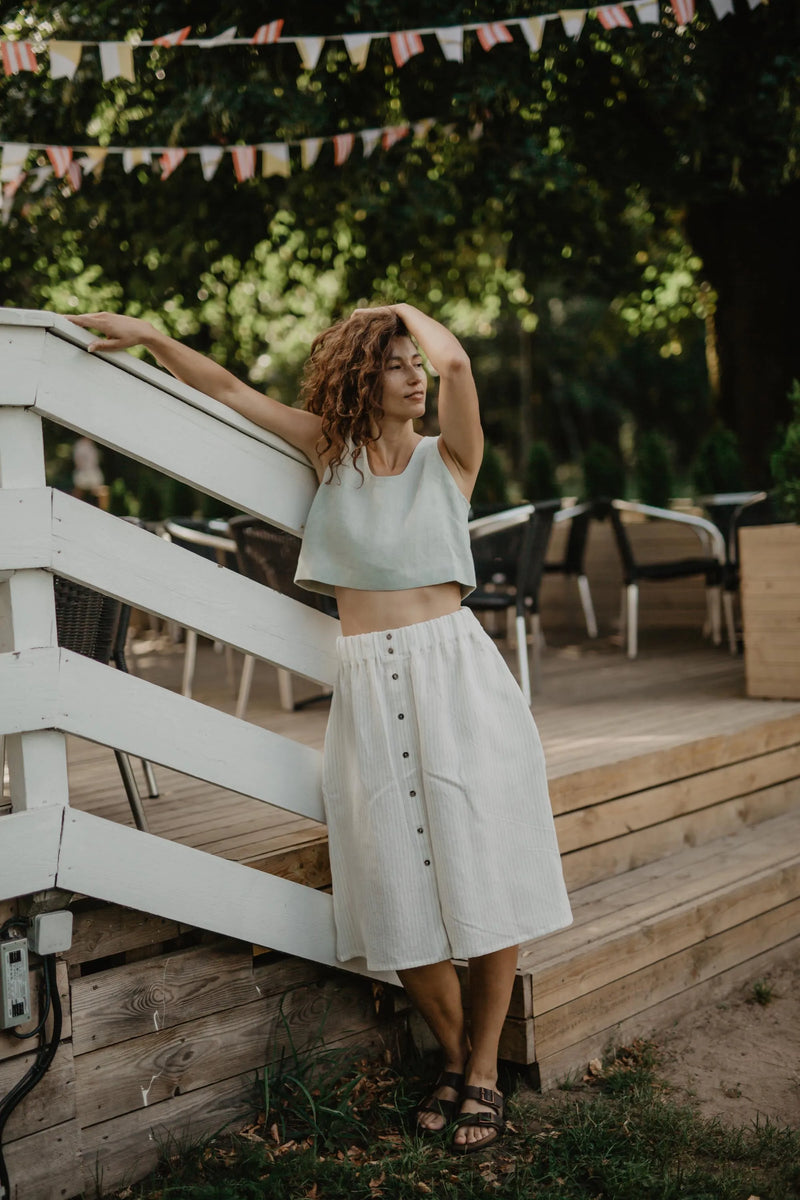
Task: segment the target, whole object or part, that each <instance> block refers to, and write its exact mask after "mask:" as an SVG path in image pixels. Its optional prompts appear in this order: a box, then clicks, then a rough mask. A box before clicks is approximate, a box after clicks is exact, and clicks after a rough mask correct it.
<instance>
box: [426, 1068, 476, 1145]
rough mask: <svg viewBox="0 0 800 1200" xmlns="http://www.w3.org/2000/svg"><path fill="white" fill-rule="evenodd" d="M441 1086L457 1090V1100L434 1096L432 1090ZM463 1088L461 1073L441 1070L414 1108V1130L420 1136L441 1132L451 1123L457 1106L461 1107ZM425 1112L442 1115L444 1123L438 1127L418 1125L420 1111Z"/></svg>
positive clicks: (457, 1108) (430, 1135)
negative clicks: (423, 1098)
mask: <svg viewBox="0 0 800 1200" xmlns="http://www.w3.org/2000/svg"><path fill="white" fill-rule="evenodd" d="M442 1087H449V1088H452V1089H453V1091H454V1092H458V1097H459V1098H458V1100H440V1099H439V1097H438V1096H435V1095H434V1092H436V1091H437V1090H438V1089H439V1088H442ZM463 1088H464V1076H463V1075H461V1074H458V1073H456V1072H455V1071H442V1073H441V1074H440V1076H439V1078H438V1079H437V1080H436V1083H435V1084H434V1085H433V1087H432V1088H431V1090H430V1094H429V1095H428V1096H427V1097H426V1099H425V1100H423V1101H422V1103H421V1104H418V1105H417V1107H416V1108H415V1109H414V1120H415V1123H416V1132H417V1133H418V1134H419V1135H420V1136H421V1137H436V1136H438V1135H439V1134H440V1133H443V1132H444V1130H445V1129H446V1128H447V1126H448V1125H450V1124H452V1122H453V1121H454V1120H455V1118H456V1116H457V1114H458V1110H459V1108H460V1107H461V1095H462V1091H463ZM427 1112H429V1113H436V1114H437V1115H438V1116H442V1117H444V1124H443V1125H440V1126H439V1128H438V1129H429V1128H428V1127H427V1126H425V1125H420V1123H419V1117H420V1113H427Z"/></svg>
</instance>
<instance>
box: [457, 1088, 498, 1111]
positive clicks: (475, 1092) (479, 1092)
mask: <svg viewBox="0 0 800 1200" xmlns="http://www.w3.org/2000/svg"><path fill="white" fill-rule="evenodd" d="M461 1099H462V1101H463V1100H477V1101H478V1103H479V1104H486V1105H487V1106H488V1107H489V1108H493V1109H494V1110H495V1112H496V1113H498V1114H502V1112H503V1097H502V1095H501V1094H500V1092H495V1091H492V1089H491V1088H485V1087H474V1086H473V1085H472V1084H471V1083H468V1084H467V1086H466V1087H465V1088H464V1090H463V1091H462V1093H461ZM467 1115H468V1116H473V1115H475V1114H473V1113H469V1114H467ZM478 1115H480V1114H478ZM487 1115H488V1114H487Z"/></svg>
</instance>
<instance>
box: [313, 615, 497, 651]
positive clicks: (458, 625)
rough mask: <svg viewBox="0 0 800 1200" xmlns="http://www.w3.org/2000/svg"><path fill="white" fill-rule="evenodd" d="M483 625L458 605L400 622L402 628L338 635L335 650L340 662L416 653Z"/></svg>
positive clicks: (459, 636) (456, 637) (463, 636)
mask: <svg viewBox="0 0 800 1200" xmlns="http://www.w3.org/2000/svg"><path fill="white" fill-rule="evenodd" d="M476 626H477V628H478V629H480V628H481V625H480V623H479V621H478V620H477V618H476V617H475V615H474V613H472V612H471V611H470V610H469V609H468V608H459V609H457V610H456V611H455V612H453V613H446V614H445V615H444V616H443V617H432V618H431V619H430V620H429V621H417V622H416V623H415V624H413V625H401V626H400V628H399V629H381V630H379V631H378V632H376V633H355V634H352V635H351V636H350V637H339V638H337V640H336V650H337V653H338V655H339V659H340V661H341V662H363V661H364V660H369V659H372V660H374V659H385V658H386V655H387V654H389V653H393V654H413V653H418V652H419V651H424V650H427V649H429V648H430V647H431V646H440V645H441V644H442V643H443V642H454V641H458V640H459V639H461V638H466V637H470V636H472V634H473V633H474V632H475V628H476Z"/></svg>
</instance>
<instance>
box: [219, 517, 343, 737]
mask: <svg viewBox="0 0 800 1200" xmlns="http://www.w3.org/2000/svg"><path fill="white" fill-rule="evenodd" d="M228 528H229V529H230V532H231V535H232V537H233V539H234V541H235V543H236V554H237V557H238V560H239V570H240V571H241V573H242V574H243V575H246V576H247V577H248V578H249V579H253V580H255V582H256V583H260V584H263V585H264V586H265V587H268V588H271V589H272V590H273V591H274V592H280V593H281V595H283V596H290V597H291V598H292V599H293V600H299V601H300V602H301V603H302V604H307V605H309V606H310V607H311V608H317V609H319V610H320V611H321V612H324V613H327V614H328V615H329V616H336V615H337V612H336V603H335V601H334V600H333V599H332V598H331V597H329V596H323V595H321V594H319V593H316V592H307V591H305V589H304V588H300V587H298V586H297V584H296V583H295V582H294V573H295V571H296V569H297V560H298V557H299V555H300V538H299V537H296V536H295V535H294V534H291V533H286V532H285V531H284V530H282V529H276V528H275V526H274V525H268V524H267V522H266V521H260V520H259V519H258V518H257V517H245V516H242V517H232V518H231V520H230V521H229V522H228ZM254 668H255V659H254V658H253V656H252V655H250V654H248V655H245V660H244V666H243V667H242V678H241V682H240V685H239V698H238V700H237V703H236V716H237V717H242V718H243V717H244V715H245V713H246V711H247V704H248V701H249V699H250V688H251V685H252V682H253V670H254ZM277 671H278V692H279V695H280V702H281V707H282V708H284V709H285V710H286V711H287V712H293V711H295V710H297V709H300V708H304V707H305V706H306V705H308V704H314V703H316V702H317V701H319V700H329V699H330V697H331V693H330V692H329V691H323V692H321V693H320V694H319V695H317V696H310V697H309V698H308V699H307V700H301V701H295V699H294V695H293V691H292V675H291V672H290V671H287V670H286V669H285V668H284V667H278V668H277Z"/></svg>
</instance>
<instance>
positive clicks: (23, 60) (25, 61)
mask: <svg viewBox="0 0 800 1200" xmlns="http://www.w3.org/2000/svg"><path fill="white" fill-rule="evenodd" d="M0 54H2V57H3V70H4V71H5V73H6V75H19V73H20V71H38V70H39V64H38V63H37V62H36V55H35V54H34V53H33V46H32V45H31V43H30V42H0Z"/></svg>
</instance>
